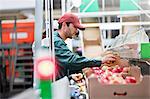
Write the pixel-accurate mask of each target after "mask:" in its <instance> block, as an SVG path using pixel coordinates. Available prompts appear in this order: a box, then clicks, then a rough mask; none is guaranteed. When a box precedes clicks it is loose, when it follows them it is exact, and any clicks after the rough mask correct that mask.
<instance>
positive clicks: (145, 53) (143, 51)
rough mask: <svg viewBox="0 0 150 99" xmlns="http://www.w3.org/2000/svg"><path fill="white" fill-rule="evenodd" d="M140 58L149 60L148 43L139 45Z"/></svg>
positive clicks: (149, 44) (149, 46) (149, 48)
mask: <svg viewBox="0 0 150 99" xmlns="http://www.w3.org/2000/svg"><path fill="white" fill-rule="evenodd" d="M141 58H143V59H145V58H150V43H141Z"/></svg>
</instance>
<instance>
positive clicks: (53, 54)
mask: <svg viewBox="0 0 150 99" xmlns="http://www.w3.org/2000/svg"><path fill="white" fill-rule="evenodd" d="M50 12H51V13H50V19H51V20H50V24H51V25H50V31H51V32H50V38H51V43H50V44H51V49H50V50H51V55H52V58H53V60H54V63H55V49H54V28H53V20H54V19H53V0H51V2H50ZM55 73H56V70H54V74H53V81H55V80H56V75H55Z"/></svg>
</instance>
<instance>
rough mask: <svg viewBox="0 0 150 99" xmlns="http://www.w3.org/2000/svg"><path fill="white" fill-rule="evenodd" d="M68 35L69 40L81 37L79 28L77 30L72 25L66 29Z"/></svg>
mask: <svg viewBox="0 0 150 99" xmlns="http://www.w3.org/2000/svg"><path fill="white" fill-rule="evenodd" d="M66 30H67V31H66V33H67V38H70V39H72V38H74V37H77V36H78V35H79V31H78V28H76V27H75V26H74V25H73V24H72V23H70V24H69V26H67V29H66Z"/></svg>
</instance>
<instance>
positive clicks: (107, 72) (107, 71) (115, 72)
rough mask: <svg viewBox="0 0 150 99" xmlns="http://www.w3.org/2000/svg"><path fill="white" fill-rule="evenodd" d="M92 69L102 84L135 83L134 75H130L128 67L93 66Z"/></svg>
mask: <svg viewBox="0 0 150 99" xmlns="http://www.w3.org/2000/svg"><path fill="white" fill-rule="evenodd" d="M92 71H93V73H94V76H96V77H97V78H98V80H99V82H100V83H102V84H129V83H136V82H137V81H136V79H135V77H133V76H132V75H131V72H130V67H120V66H118V65H115V66H102V67H93V68H92Z"/></svg>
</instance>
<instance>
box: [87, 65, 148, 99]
mask: <svg viewBox="0 0 150 99" xmlns="http://www.w3.org/2000/svg"><path fill="white" fill-rule="evenodd" d="M134 69H135V68H134ZM139 73H140V72H139V70H138V69H135V72H134V73H132V75H133V76H136V79H137V80H138V83H136V84H112V85H106V84H101V83H100V82H98V79H97V78H95V77H91V78H87V87H88V94H89V99H150V85H149V84H150V76H144V77H143V78H142V79H141V78H140V75H139ZM136 74H137V75H136Z"/></svg>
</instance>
